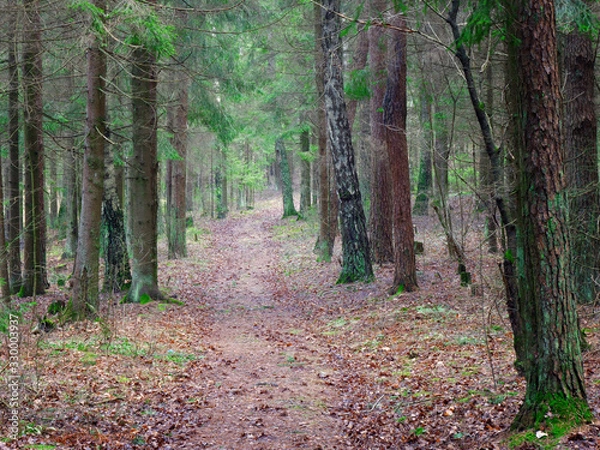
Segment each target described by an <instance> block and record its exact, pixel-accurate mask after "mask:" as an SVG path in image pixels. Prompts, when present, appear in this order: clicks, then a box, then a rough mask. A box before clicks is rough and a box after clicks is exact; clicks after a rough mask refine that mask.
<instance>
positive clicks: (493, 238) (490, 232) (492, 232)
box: [479, 62, 498, 253]
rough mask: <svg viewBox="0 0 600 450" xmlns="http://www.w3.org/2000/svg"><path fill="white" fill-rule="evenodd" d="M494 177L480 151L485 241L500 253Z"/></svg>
mask: <svg viewBox="0 0 600 450" xmlns="http://www.w3.org/2000/svg"><path fill="white" fill-rule="evenodd" d="M493 67H494V66H493V64H492V63H491V62H490V63H489V64H488V66H487V68H486V84H487V86H486V102H485V110H486V113H487V116H488V120H489V121H490V124H491V123H492V118H493V108H494V76H493V75H494V72H493ZM493 183H494V177H493V175H492V162H491V161H490V157H489V156H488V154H487V151H486V150H485V147H482V148H480V150H479V195H480V196H481V206H482V207H483V210H484V213H485V240H486V243H487V247H488V251H489V252H490V253H497V252H498V224H497V222H496V214H495V212H496V204H495V202H494V185H493Z"/></svg>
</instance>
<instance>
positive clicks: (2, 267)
mask: <svg viewBox="0 0 600 450" xmlns="http://www.w3.org/2000/svg"><path fill="white" fill-rule="evenodd" d="M2 178H3V176H2V164H1V161H0V199H4V188H3V186H4V182H3V181H2ZM4 227H5V221H4V208H2V207H0V298H1V300H2V302H3V303H6V304H8V303H10V276H9V271H8V249H7V247H6V238H5V234H4V229H5V228H4Z"/></svg>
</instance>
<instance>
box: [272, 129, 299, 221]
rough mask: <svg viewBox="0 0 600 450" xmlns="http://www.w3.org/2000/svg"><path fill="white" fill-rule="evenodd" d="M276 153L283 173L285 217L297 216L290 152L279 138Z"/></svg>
mask: <svg viewBox="0 0 600 450" xmlns="http://www.w3.org/2000/svg"><path fill="white" fill-rule="evenodd" d="M275 154H276V156H277V163H278V165H279V173H280V174H281V194H282V199H283V218H286V217H290V216H297V215H298V211H296V207H295V206H294V190H293V186H292V174H291V173H290V166H289V162H288V153H287V151H286V150H285V146H284V145H283V141H282V140H281V139H277V141H275Z"/></svg>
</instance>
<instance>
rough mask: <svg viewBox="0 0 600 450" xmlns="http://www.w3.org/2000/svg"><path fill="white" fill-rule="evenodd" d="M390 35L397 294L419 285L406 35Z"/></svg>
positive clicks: (388, 119) (388, 125) (386, 111)
mask: <svg viewBox="0 0 600 450" xmlns="http://www.w3.org/2000/svg"><path fill="white" fill-rule="evenodd" d="M391 23H392V24H393V25H394V26H395V27H396V28H399V29H402V28H405V25H406V24H405V21H404V19H403V18H402V17H401V16H396V17H394V18H393V19H392V20H391ZM391 35H392V39H391V43H390V52H389V65H388V79H387V88H386V91H385V97H384V101H383V121H384V124H385V148H386V150H387V154H388V158H389V166H390V168H391V181H392V193H393V196H394V204H393V228H394V281H393V283H392V287H391V288H390V293H391V294H395V293H397V292H398V291H399V290H401V291H403V292H411V291H414V290H415V289H417V288H418V285H417V268H416V261H415V251H414V247H415V242H414V241H415V239H414V238H415V237H414V228H413V222H412V215H411V204H410V170H409V165H408V142H407V140H406V114H407V107H406V34H405V33H402V32H400V31H392V32H391Z"/></svg>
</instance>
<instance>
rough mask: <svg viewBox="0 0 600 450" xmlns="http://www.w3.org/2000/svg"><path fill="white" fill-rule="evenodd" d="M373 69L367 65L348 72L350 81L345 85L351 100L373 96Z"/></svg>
mask: <svg viewBox="0 0 600 450" xmlns="http://www.w3.org/2000/svg"><path fill="white" fill-rule="evenodd" d="M370 76H371V69H370V68H369V67H368V66H367V67H365V68H364V69H358V70H353V71H352V72H350V73H349V74H348V81H347V82H346V84H345V86H344V91H345V93H346V96H347V97H348V98H349V99H350V100H357V101H359V100H366V99H368V98H371V90H370V84H371V80H370Z"/></svg>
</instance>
